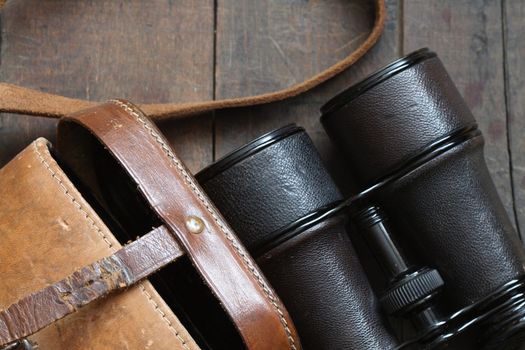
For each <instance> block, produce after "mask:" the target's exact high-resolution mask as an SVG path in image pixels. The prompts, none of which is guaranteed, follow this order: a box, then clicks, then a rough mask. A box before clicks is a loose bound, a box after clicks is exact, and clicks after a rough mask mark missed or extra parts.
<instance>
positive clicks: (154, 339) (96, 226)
mask: <svg viewBox="0 0 525 350" xmlns="http://www.w3.org/2000/svg"><path fill="white" fill-rule="evenodd" d="M0 237H1V239H2V244H0V275H1V276H2V278H1V279H0V309H5V308H6V307H7V306H9V305H10V304H12V303H14V302H16V301H17V300H18V299H20V298H22V297H23V296H25V295H27V294H29V293H32V292H34V291H37V290H39V289H41V288H44V287H46V286H48V285H49V284H51V283H54V282H56V281H58V280H60V279H62V278H63V277H64V276H67V275H69V274H71V273H72V272H74V271H75V270H78V269H79V268H81V267H83V266H85V265H88V264H91V263H93V262H94V261H96V260H98V259H101V258H103V257H105V256H109V255H111V254H112V253H114V252H115V251H116V250H118V249H119V248H120V244H119V243H118V242H117V241H116V239H115V238H114V237H113V235H112V234H111V233H110V232H109V230H108V229H107V227H106V226H105V225H104V223H103V222H102V221H101V220H100V219H99V218H98V217H97V215H96V214H95V212H94V211H93V210H92V209H91V208H90V206H89V205H88V203H87V202H86V201H85V200H84V199H83V198H82V196H81V195H80V193H79V192H78V191H77V190H76V189H75V188H74V186H73V184H72V183H71V182H70V181H69V180H68V178H67V177H66V175H65V174H64V173H63V171H62V170H61V169H60V167H59V166H58V164H57V163H56V162H55V161H54V159H53V158H52V156H51V154H50V151H49V144H48V142H47V141H46V140H44V139H39V140H37V141H35V142H34V143H33V144H31V145H30V146H29V147H28V148H26V149H25V150H24V151H23V152H22V153H20V155H18V156H17V157H16V158H15V159H14V160H13V161H11V162H10V163H9V164H8V165H6V166H5V167H4V168H2V169H1V170H0ZM41 308H42V309H45V308H46V305H41ZM31 339H32V340H33V341H36V342H37V343H38V344H39V350H61V349H64V350H66V349H67V350H81V349H82V350H85V349H97V350H106V349H107V350H109V349H111V350H119V349H155V350H168V349H170V350H172V349H184V350H190V349H191V350H192V349H198V347H197V345H196V344H195V343H194V341H193V340H192V339H191V337H190V335H189V334H188V333H187V331H186V330H185V329H184V328H183V327H182V325H181V324H180V322H179V320H178V319H177V318H176V316H175V315H174V314H173V313H172V312H171V310H170V309H169V308H168V307H167V305H166V304H165V303H164V301H163V300H162V299H161V298H160V297H159V296H158V294H157V293H156V291H155V290H154V289H153V288H152V286H151V285H150V283H149V282H148V281H143V282H141V283H140V284H138V285H136V286H134V287H133V288H131V289H129V290H127V291H126V292H123V293H119V294H117V295H113V296H112V297H111V298H107V299H103V300H101V301H99V302H96V303H94V304H90V305H88V306H87V307H85V308H83V309H81V310H80V311H79V312H77V313H75V314H73V315H71V316H68V317H66V318H64V319H63V320H61V321H59V322H57V323H55V324H53V325H51V326H49V327H47V328H45V329H44V330H42V331H40V332H38V333H37V334H35V335H34V336H33V337H32V338H31Z"/></svg>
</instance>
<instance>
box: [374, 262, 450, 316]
mask: <svg viewBox="0 0 525 350" xmlns="http://www.w3.org/2000/svg"><path fill="white" fill-rule="evenodd" d="M444 284H445V283H444V281H443V278H442V277H441V275H440V274H439V272H438V271H437V270H435V269H429V268H423V269H420V270H418V271H416V272H413V273H410V274H407V275H405V276H403V277H402V278H401V279H399V280H398V281H397V282H395V283H394V284H393V285H391V286H390V288H389V289H387V290H386V291H385V292H384V293H383V295H382V296H381V298H380V300H381V304H382V306H383V308H384V310H385V311H386V312H387V313H388V314H390V315H399V314H404V313H407V312H410V311H412V310H414V309H415V308H417V307H418V306H421V305H423V304H426V303H427V302H428V301H429V300H430V299H432V297H433V296H435V295H436V294H437V293H438V292H439V290H440V289H441V288H442V287H443V285H444Z"/></svg>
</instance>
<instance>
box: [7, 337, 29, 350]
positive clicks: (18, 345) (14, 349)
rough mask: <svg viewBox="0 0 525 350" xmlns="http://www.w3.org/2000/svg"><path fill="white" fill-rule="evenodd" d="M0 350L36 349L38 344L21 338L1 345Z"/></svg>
mask: <svg viewBox="0 0 525 350" xmlns="http://www.w3.org/2000/svg"><path fill="white" fill-rule="evenodd" d="M0 350H38V345H36V344H33V343H32V342H30V341H29V340H28V339H22V340H18V341H16V342H14V343H11V344H7V345H6V346H3V347H1V348H0Z"/></svg>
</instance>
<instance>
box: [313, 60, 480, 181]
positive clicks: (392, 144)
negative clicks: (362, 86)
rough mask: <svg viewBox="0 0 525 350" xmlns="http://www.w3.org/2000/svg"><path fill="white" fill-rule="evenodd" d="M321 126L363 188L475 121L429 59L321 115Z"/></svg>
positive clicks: (437, 64) (440, 66)
mask: <svg viewBox="0 0 525 350" xmlns="http://www.w3.org/2000/svg"><path fill="white" fill-rule="evenodd" d="M322 122H323V126H324V127H325V129H326V131H327V132H328V134H329V135H330V137H331V138H332V140H334V142H335V143H336V144H338V145H339V146H340V148H341V149H342V150H343V151H344V152H346V154H347V156H348V159H349V160H350V163H351V165H352V171H353V175H354V177H355V179H356V180H357V181H358V183H359V184H361V187H365V186H367V185H370V184H371V183H372V182H374V181H375V180H377V179H378V178H380V177H381V176H383V175H384V174H385V173H388V172H389V171H390V170H392V169H393V168H394V167H396V166H397V165H399V164H400V163H401V162H403V161H404V160H406V159H408V158H410V157H412V156H414V155H415V154H417V153H418V152H420V151H421V150H422V149H424V148H425V147H426V146H427V145H429V144H430V143H432V142H433V141H435V140H437V139H438V138H440V137H441V136H443V135H447V134H449V133H451V132H452V131H454V130H457V129H460V128H462V127H465V126H468V125H472V124H474V123H475V120H474V117H473V116H472V114H471V112H470V110H469V109H468V107H467V105H466V104H465V102H464V100H463V98H462V97H461V95H460V93H459V92H458V90H457V88H456V86H455V85H454V83H453V82H452V80H451V79H450V77H449V75H448V73H447V71H446V70H445V68H444V67H443V64H442V63H441V61H440V60H439V58H438V57H436V56H433V57H429V58H428V59H426V60H423V61H421V62H419V63H417V64H415V65H413V66H411V67H409V68H407V69H405V70H403V71H401V72H399V73H397V74H395V75H394V76H392V77H390V78H389V79H387V80H385V81H383V82H381V83H380V84H378V85H375V86H373V87H372V88H370V89H369V90H367V91H366V92H364V93H362V94H360V95H359V96H357V97H356V98H355V99H353V100H351V101H348V102H347V103H346V105H345V106H344V107H343V108H340V109H338V110H335V111H332V112H329V113H327V114H324V115H323V117H322Z"/></svg>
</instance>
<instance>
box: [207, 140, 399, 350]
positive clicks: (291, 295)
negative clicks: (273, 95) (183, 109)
mask: <svg viewBox="0 0 525 350" xmlns="http://www.w3.org/2000/svg"><path fill="white" fill-rule="evenodd" d="M212 167H213V166H212ZM206 172H207V173H208V174H209V169H208V170H206ZM199 178H201V179H202V180H203V181H202V183H201V185H202V187H203V188H204V190H205V191H206V193H207V194H208V195H209V196H210V198H211V199H212V201H213V202H214V203H215V205H216V206H217V207H218V208H219V210H220V211H221V213H222V214H223V215H224V216H225V218H226V219H227V220H228V222H229V223H230V225H231V226H232V227H233V229H234V230H235V232H236V233H237V235H238V236H239V238H240V239H241V240H243V242H244V243H245V244H246V245H247V246H248V248H249V249H250V250H253V249H255V248H256V247H261V246H262V247H268V243H271V241H272V240H276V239H279V235H283V234H284V233H285V232H283V231H282V229H283V228H285V227H287V226H288V225H290V224H291V223H292V222H294V221H296V220H298V219H301V218H303V217H304V216H305V215H308V214H311V213H314V212H317V211H318V210H319V209H322V208H325V207H326V206H327V205H332V204H334V203H337V202H338V201H340V200H341V199H342V197H341V194H340V193H339V190H338V189H337V187H336V186H335V184H334V182H333V180H332V179H331V177H330V175H329V174H328V172H327V171H326V169H325V168H324V166H323V164H322V162H321V160H320V157H319V155H318V153H317V151H316V149H315V147H314V146H313V144H312V142H311V140H310V138H309V137H308V135H307V134H306V133H305V132H304V131H301V132H298V133H295V134H293V135H290V136H287V137H286V138H284V139H281V140H279V141H278V142H276V143H273V144H271V145H270V146H268V147H266V148H264V149H262V150H259V151H258V152H256V153H254V154H252V155H250V156H248V157H244V158H243V159H241V160H239V161H238V162H236V163H234V164H231V166H230V167H229V168H228V169H223V170H222V171H220V172H218V173H216V174H215V175H214V176H211V177H210V176H209V175H206V176H199V174H198V175H197V179H199ZM345 224H346V222H345V217H344V216H342V215H338V216H333V217H331V218H329V219H326V220H324V221H321V222H319V223H317V224H315V225H314V226H310V227H309V228H305V229H302V230H299V231H297V232H296V234H295V235H293V236H291V237H289V238H288V239H286V240H284V241H282V242H280V243H279V244H278V245H277V246H275V247H273V248H268V249H266V250H265V251H263V252H262V253H261V254H260V255H259V257H258V259H257V262H258V264H259V266H260V267H261V269H262V270H263V272H264V274H265V275H266V276H267V278H268V279H269V280H270V282H271V284H272V286H273V287H274V288H275V290H276V292H277V294H278V295H279V296H280V297H281V298H282V300H283V301H284V303H285V305H286V306H287V309H288V311H289V312H290V314H291V316H292V318H293V320H294V323H295V325H296V327H297V328H298V332H299V336H300V338H301V343H302V345H303V347H304V349H306V350H339V349H355V350H365V349H367V350H368V349H372V350H374V349H376V350H380V349H381V350H385V349H393V348H395V346H396V344H397V342H396V340H395V339H394V337H393V336H392V335H391V333H390V332H389V330H388V328H387V323H386V321H385V320H383V317H382V314H381V312H380V310H379V301H378V299H377V298H376V297H375V295H374V293H373V291H372V288H371V287H370V284H369V283H368V280H367V277H366V275H365V273H364V271H363V269H362V267H361V265H360V263H359V260H358V257H357V255H356V253H355V251H354V249H353V247H352V244H351V242H350V239H349V236H348V232H347V231H346V228H345V226H346V225H345Z"/></svg>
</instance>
